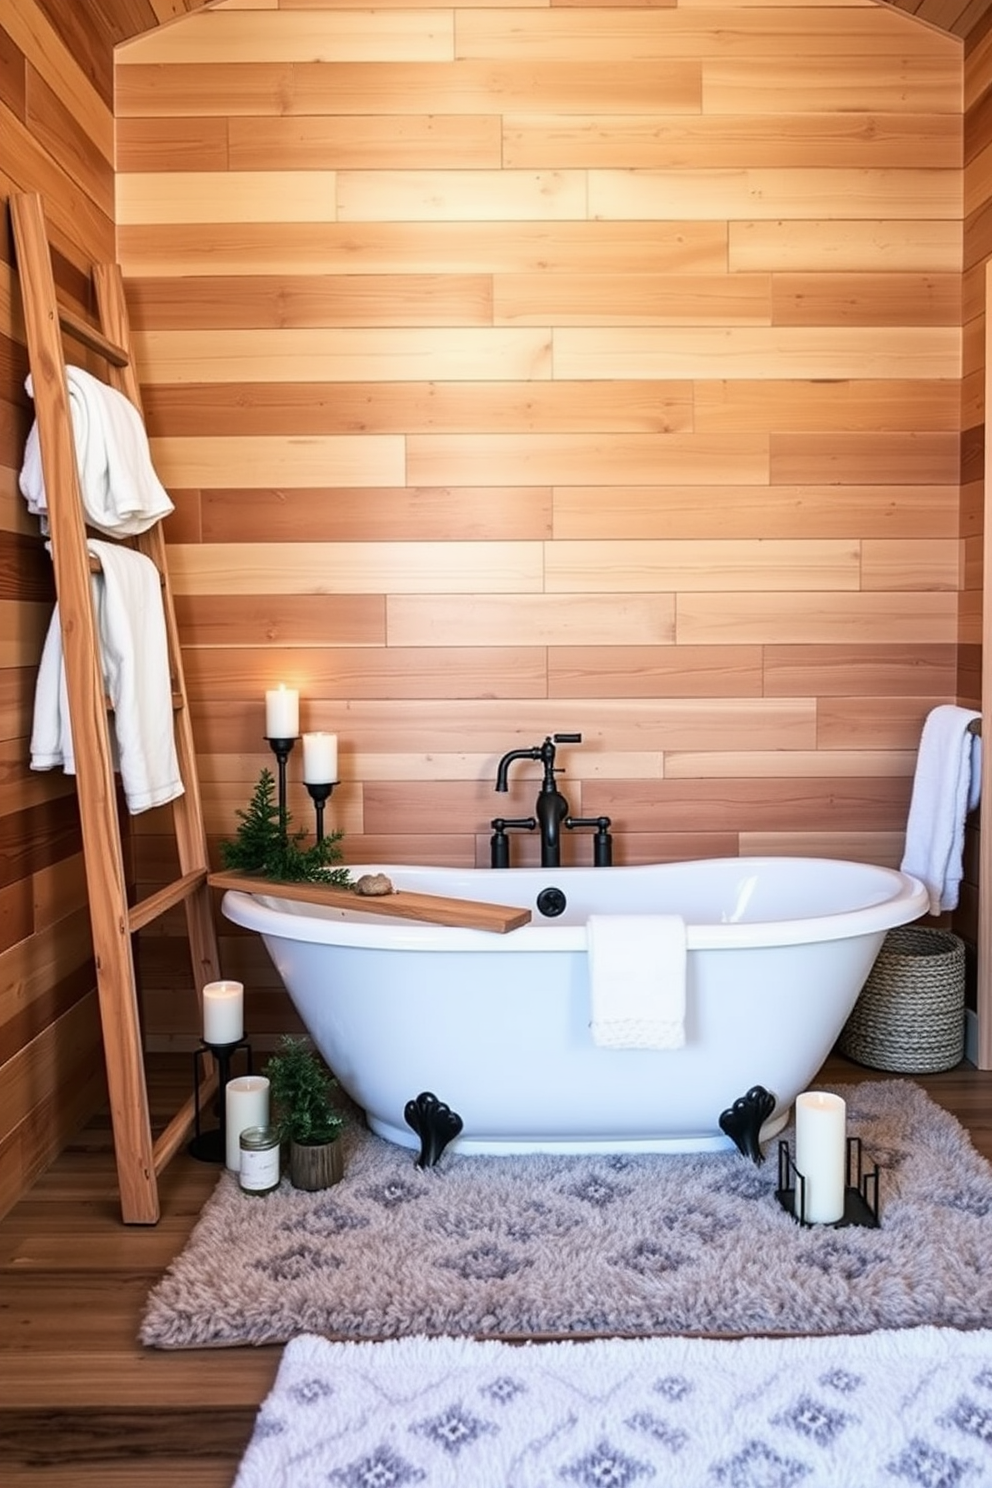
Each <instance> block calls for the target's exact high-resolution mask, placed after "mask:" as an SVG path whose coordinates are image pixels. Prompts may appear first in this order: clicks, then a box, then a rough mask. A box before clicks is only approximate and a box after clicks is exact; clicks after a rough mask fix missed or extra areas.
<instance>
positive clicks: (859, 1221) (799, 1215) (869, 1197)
mask: <svg viewBox="0 0 992 1488" xmlns="http://www.w3.org/2000/svg"><path fill="white" fill-rule="evenodd" d="M846 1177H847V1183H846V1186H845V1188H844V1213H843V1214H842V1215H841V1217H840V1219H837V1220H834V1221H833V1222H832V1223H828V1224H826V1225H824V1227H823V1228H824V1229H833V1230H841V1229H844V1228H845V1227H846V1226H848V1225H861V1226H863V1227H864V1228H866V1229H870V1230H877V1229H878V1227H879V1220H878V1164H877V1163H876V1164H875V1166H874V1168H872V1169H871V1170H870V1171H869V1172H867V1173H866V1172H864V1171H863V1169H862V1153H861V1138H860V1137H848V1139H847V1174H846ZM790 1179H791V1180H792V1181H791V1182H790ZM775 1197H776V1198H777V1199H778V1201H779V1203H780V1204H781V1205H782V1208H783V1209H785V1210H786V1212H787V1213H789V1214H791V1215H792V1217H793V1219H794V1220H795V1221H796V1223H797V1224H801V1225H802V1226H803V1228H804V1229H807V1230H808V1229H812V1227H813V1222H812V1221H811V1220H808V1219H807V1218H806V1179H805V1177H804V1176H803V1174H802V1173H800V1171H799V1169H798V1168H797V1167H796V1165H795V1163H794V1161H793V1159H792V1156H791V1154H790V1152H789V1144H788V1142H785V1141H783V1142H779V1144H778V1188H777V1189H776V1190H775Z"/></svg>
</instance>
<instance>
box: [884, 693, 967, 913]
mask: <svg viewBox="0 0 992 1488" xmlns="http://www.w3.org/2000/svg"><path fill="white" fill-rule="evenodd" d="M980 716H981V715H980V714H978V713H976V712H975V711H974V710H973V709H970V708H959V707H956V706H955V705H954V704H951V703H942V704H941V705H940V706H939V707H936V708H934V709H932V710H931V712H930V713H929V714H928V715H927V718H926V720H925V722H924V724H923V732H922V734H921V736H920V746H919V751H918V753H917V758H916V773H915V775H914V778H913V795H912V800H911V801H910V806H909V819H908V821H907V824H906V847H905V852H904V853H903V859H902V870H903V872H904V873H911V874H912V875H913V877H914V878H918V879H920V881H921V882H922V883H924V884H925V885H926V887H927V890H928V892H929V895H930V913H931V914H934V915H936V914H940V913H941V912H942V911H944V910H950V909H956V908H957V904H958V897H959V893H960V888H961V879H962V876H963V872H964V829H965V821H966V818H967V815H968V812H969V811H973V810H974V808H975V807H976V806H977V805H978V802H979V798H980V796H981V747H982V745H981V738H980V736H979V735H978V734H977V733H975V732H973V731H972V727H971V726H972V724H973V723H974V721H975V720H976V719H978V718H980Z"/></svg>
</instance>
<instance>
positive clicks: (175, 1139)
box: [152, 1069, 217, 1173]
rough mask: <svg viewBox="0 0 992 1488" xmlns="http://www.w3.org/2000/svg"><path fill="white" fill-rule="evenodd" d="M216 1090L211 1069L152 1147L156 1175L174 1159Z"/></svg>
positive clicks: (215, 1072) (214, 1074)
mask: <svg viewBox="0 0 992 1488" xmlns="http://www.w3.org/2000/svg"><path fill="white" fill-rule="evenodd" d="M216 1090H217V1070H216V1069H213V1070H211V1072H210V1073H209V1074H208V1075H207V1076H206V1078H205V1079H204V1080H203V1081H202V1082H201V1084H200V1087H199V1089H198V1090H197V1092H196V1094H195V1095H191V1096H190V1097H189V1098H188V1100H187V1101H186V1103H185V1104H184V1105H183V1106H182V1107H181V1108H180V1110H178V1111H177V1112H176V1114H175V1116H173V1118H172V1120H171V1121H170V1122H169V1124H168V1126H167V1127H166V1128H165V1130H164V1131H163V1132H162V1134H161V1136H160V1137H159V1138H158V1140H157V1141H156V1142H155V1144H154V1146H153V1147H152V1161H153V1163H154V1165H155V1171H156V1173H161V1172H162V1170H163V1168H164V1167H165V1165H166V1163H167V1162H168V1161H169V1159H170V1158H172V1157H174V1156H175V1154H176V1153H177V1152H178V1151H179V1149H180V1147H181V1146H182V1145H183V1143H184V1142H185V1140H186V1135H187V1133H188V1131H189V1129H190V1127H191V1126H192V1125H193V1122H194V1121H195V1119H196V1113H197V1111H202V1110H203V1108H204V1106H205V1105H206V1103H207V1101H208V1100H210V1098H211V1096H212V1095H214V1093H215V1092H216Z"/></svg>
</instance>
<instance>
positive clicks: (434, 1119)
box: [403, 1090, 464, 1168]
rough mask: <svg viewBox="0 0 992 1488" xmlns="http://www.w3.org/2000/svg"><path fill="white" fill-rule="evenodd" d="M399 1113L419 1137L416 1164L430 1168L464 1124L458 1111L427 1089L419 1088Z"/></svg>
mask: <svg viewBox="0 0 992 1488" xmlns="http://www.w3.org/2000/svg"><path fill="white" fill-rule="evenodd" d="M403 1115H404V1117H405V1119H406V1124H407V1126H411V1127H412V1128H413V1130H414V1131H415V1132H416V1133H417V1136H418V1137H419V1138H420V1156H419V1157H418V1158H417V1163H416V1166H417V1167H418V1168H432V1167H433V1166H434V1164H435V1163H436V1162H437V1160H438V1158H439V1157H440V1156H441V1153H442V1152H443V1151H444V1149H445V1147H447V1145H448V1143H449V1142H451V1141H452V1140H453V1139H454V1138H455V1137H457V1135H458V1133H459V1132H460V1131H461V1129H462V1126H463V1125H464V1123H463V1121H462V1118H461V1117H460V1116H459V1114H458V1112H457V1111H453V1110H452V1109H451V1107H450V1106H446V1105H445V1104H444V1101H439V1100H438V1098H437V1096H436V1095H432V1094H431V1092H430V1091H429V1090H424V1091H421V1093H420V1095H418V1096H417V1098H416V1100H411V1101H407V1103H406V1106H405V1107H404V1109H403Z"/></svg>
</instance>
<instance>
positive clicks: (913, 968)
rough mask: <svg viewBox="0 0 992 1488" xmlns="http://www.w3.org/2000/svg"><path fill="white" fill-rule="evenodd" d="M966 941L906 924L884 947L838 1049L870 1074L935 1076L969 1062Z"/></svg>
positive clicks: (846, 1025) (946, 931) (888, 936)
mask: <svg viewBox="0 0 992 1488" xmlns="http://www.w3.org/2000/svg"><path fill="white" fill-rule="evenodd" d="M964 955H965V952H964V941H963V940H962V939H961V938H960V936H957V935H952V934H951V933H950V931H949V930H929V929H926V928H924V927H922V926H919V925H904V926H902V927H901V928H900V929H898V930H890V931H889V932H888V934H887V935H886V937H885V940H884V941H883V942H882V949H881V950H880V951H879V953H878V957H877V958H876V961H875V964H874V966H873V967H872V969H871V971H870V973H869V975H868V980H867V981H866V982H865V985H864V987H863V988H862V990H861V994H860V996H859V997H858V1000H857V1002H856V1003H855V1004H854V1009H853V1011H852V1013H851V1016H850V1017H849V1018H848V1020H847V1022H846V1023H845V1025H844V1027H843V1029H842V1031H841V1035H840V1038H839V1039H838V1041H837V1047H838V1049H839V1050H840V1052H841V1053H842V1054H846V1055H847V1056H848V1058H849V1059H854V1060H856V1061H857V1063H858V1064H866V1065H868V1066H869V1067H870V1068H871V1069H883V1070H899V1071H900V1072H902V1073H906V1074H921V1075H922V1074H929V1073H932V1072H933V1071H935V1070H945V1069H951V1068H952V1067H953V1066H954V1065H956V1064H960V1062H961V1060H962V1059H963V1057H964Z"/></svg>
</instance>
